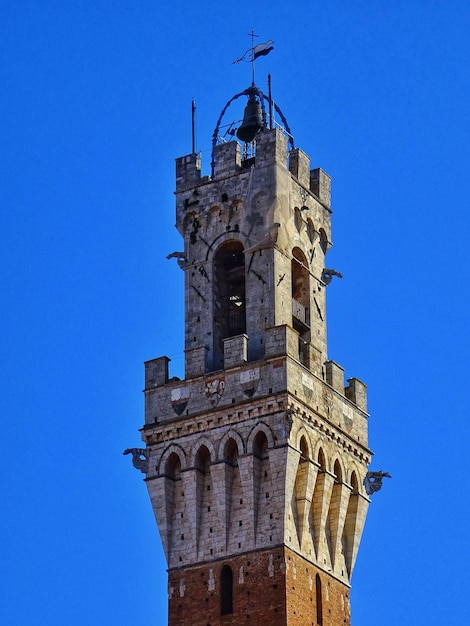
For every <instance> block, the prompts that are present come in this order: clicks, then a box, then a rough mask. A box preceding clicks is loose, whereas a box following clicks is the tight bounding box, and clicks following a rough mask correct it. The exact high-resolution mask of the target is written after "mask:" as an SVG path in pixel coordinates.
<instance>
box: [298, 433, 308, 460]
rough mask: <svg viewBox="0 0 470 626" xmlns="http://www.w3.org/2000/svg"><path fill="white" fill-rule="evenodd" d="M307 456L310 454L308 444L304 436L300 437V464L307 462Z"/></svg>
mask: <svg viewBox="0 0 470 626" xmlns="http://www.w3.org/2000/svg"><path fill="white" fill-rule="evenodd" d="M309 456H310V453H309V451H308V443H307V440H306V439H305V436H304V435H302V438H301V440H300V462H301V463H304V462H305V461H308V459H309Z"/></svg>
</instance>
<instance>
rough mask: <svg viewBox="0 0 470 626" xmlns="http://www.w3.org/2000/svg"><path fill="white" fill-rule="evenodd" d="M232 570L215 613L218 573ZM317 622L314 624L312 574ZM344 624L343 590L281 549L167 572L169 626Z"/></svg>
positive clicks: (347, 614)
mask: <svg viewBox="0 0 470 626" xmlns="http://www.w3.org/2000/svg"><path fill="white" fill-rule="evenodd" d="M225 565H228V566H229V567H230V568H231V569H232V572H233V613H231V614H229V615H221V589H220V574H221V571H222V568H223V567H224V566H225ZM317 574H318V575H319V576H320V579H321V602H322V607H321V609H322V610H321V613H322V622H318V621H317V615H318V614H317V592H316V575H317ZM320 623H321V624H322V626H345V625H346V626H349V625H350V606H349V588H348V587H347V586H346V585H344V584H342V583H341V582H339V581H338V580H336V579H334V578H333V577H331V576H329V575H328V574H326V573H325V572H323V571H321V570H319V569H318V568H316V567H315V566H313V565H312V564H311V563H309V562H308V561H305V560H304V559H302V558H301V557H300V556H299V555H298V554H296V553H294V552H292V551H290V550H288V549H284V548H283V547H282V546H279V547H277V548H273V549H272V550H267V551H257V552H252V553H249V554H243V555H240V556H236V557H233V558H231V559H225V560H223V561H216V562H212V563H207V564H203V565H200V566H195V567H188V568H184V569H180V570H170V572H169V621H168V624H169V626H249V625H251V626H319V624H320Z"/></svg>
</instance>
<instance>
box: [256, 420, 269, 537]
mask: <svg viewBox="0 0 470 626" xmlns="http://www.w3.org/2000/svg"><path fill="white" fill-rule="evenodd" d="M272 486H273V485H272V482H271V468H270V465H269V450H268V439H267V437H266V434H265V433H264V432H263V431H262V430H259V431H258V432H257V433H256V436H255V438H254V440H253V504H254V527H255V532H256V538H257V541H258V540H259V541H260V542H263V541H272V537H273V535H272V533H273V531H272V523H273V522H272V515H273V507H274V505H273V498H272V496H273V494H272Z"/></svg>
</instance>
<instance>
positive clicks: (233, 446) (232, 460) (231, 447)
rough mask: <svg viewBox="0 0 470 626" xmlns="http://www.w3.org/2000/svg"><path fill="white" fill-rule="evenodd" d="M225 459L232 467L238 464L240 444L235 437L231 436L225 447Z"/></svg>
mask: <svg viewBox="0 0 470 626" xmlns="http://www.w3.org/2000/svg"><path fill="white" fill-rule="evenodd" d="M224 460H225V462H226V463H229V465H231V466H232V467H236V466H237V465H238V446H237V442H236V441H235V439H232V438H230V439H229V440H228V441H227V443H226V444H225V447H224Z"/></svg>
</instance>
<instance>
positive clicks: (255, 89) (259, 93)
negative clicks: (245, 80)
mask: <svg viewBox="0 0 470 626" xmlns="http://www.w3.org/2000/svg"><path fill="white" fill-rule="evenodd" d="M253 95H254V96H258V98H259V100H260V104H261V111H262V113H263V122H264V126H263V130H265V129H266V127H267V125H266V108H265V105H264V103H265V102H267V103H268V104H269V97H268V96H266V95H265V94H264V93H263V92H262V91H261V89H259V88H258V87H256V85H252V86H251V87H248V89H245V91H241V92H240V93H237V94H236V95H235V96H233V97H232V98H230V100H229V101H228V102H227V104H226V105H225V106H224V108H223V109H222V111H221V113H220V115H219V119H218V120H217V124H216V126H215V129H214V133H213V134H212V155H211V171H212V176H214V169H215V160H214V150H215V147H216V145H217V138H218V136H219V128H220V124H221V122H222V118H223V117H224V115H225V112H226V110H227V109H228V107H229V106H230V105H231V104H232V102H234V101H235V100H237V99H238V98H241V97H242V96H248V97H250V96H253ZM271 104H272V106H274V109H275V111H276V113H277V114H278V115H279V117H280V118H281V120H282V123H283V124H284V128H285V131H286V133H287V136H288V138H289V145H290V149H291V150H292V149H293V148H294V138H293V137H292V133H291V131H290V128H289V124H288V123H287V120H286V118H285V116H284V114H283V112H282V111H281V109H280V108H279V107H278V106H277V104H276V103H275V102H272V103H271Z"/></svg>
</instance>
